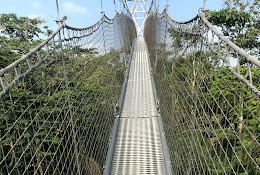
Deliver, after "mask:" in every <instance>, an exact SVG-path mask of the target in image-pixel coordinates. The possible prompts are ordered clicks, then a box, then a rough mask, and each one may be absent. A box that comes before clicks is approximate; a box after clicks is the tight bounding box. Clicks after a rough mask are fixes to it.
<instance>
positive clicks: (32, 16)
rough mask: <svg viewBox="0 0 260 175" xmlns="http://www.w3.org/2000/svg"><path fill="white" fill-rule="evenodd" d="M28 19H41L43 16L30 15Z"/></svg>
mask: <svg viewBox="0 0 260 175" xmlns="http://www.w3.org/2000/svg"><path fill="white" fill-rule="evenodd" d="M28 18H30V19H35V18H41V19H43V18H44V15H42V14H31V15H29V16H28Z"/></svg>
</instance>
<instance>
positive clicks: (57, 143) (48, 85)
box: [0, 14, 125, 175]
mask: <svg viewBox="0 0 260 175" xmlns="http://www.w3.org/2000/svg"><path fill="white" fill-rule="evenodd" d="M64 20H65V18H64ZM41 23H43V20H39V19H29V18H27V17H19V18H18V17H17V16H16V15H15V14H2V15H0V26H1V32H2V33H3V34H6V35H7V36H5V35H4V36H1V40H0V61H1V62H0V66H1V68H3V67H6V66H7V65H8V64H10V63H12V62H13V61H15V60H17V59H19V58H20V57H21V56H22V54H25V53H28V52H29V50H30V49H32V48H33V47H35V46H36V45H38V44H39V43H40V42H41V39H39V38H38V37H39V35H40V34H42V33H43V32H42V29H40V28H38V25H39V24H41ZM44 29H45V30H46V34H47V35H50V34H51V32H52V31H51V30H49V29H48V26H45V27H44ZM41 54H42V56H44V55H45V54H46V51H45V50H42V51H41ZM97 54H98V53H97V52H96V51H95V48H90V49H86V48H84V47H80V46H74V47H72V45H71V43H68V45H63V58H64V62H65V67H64V66H63V62H62V59H61V52H59V51H57V52H55V53H54V54H53V55H52V56H51V57H49V59H48V61H47V62H45V63H44V64H43V65H42V66H41V67H39V68H37V69H36V70H34V71H33V72H32V73H30V74H29V75H28V76H26V77H25V78H23V79H22V80H21V81H19V82H18V84H17V85H16V86H15V87H14V88H12V89H11V91H10V92H9V93H8V94H6V95H5V96H4V97H3V98H2V99H1V103H0V132H1V137H2V139H1V143H0V144H1V148H2V150H1V155H0V159H1V160H4V162H3V163H2V164H1V165H0V174H8V172H9V171H10V170H13V171H12V173H11V174H21V172H24V171H26V172H27V174H33V173H34V174H40V175H42V174H43V172H45V171H46V170H48V171H49V172H51V173H53V172H54V170H55V171H57V172H60V171H63V172H64V171H67V172H69V170H70V167H71V166H74V165H71V161H73V162H76V158H75V154H74V152H72V151H71V150H76V149H75V144H73V143H74V140H73V137H72V134H71V133H72V131H73V130H74V131H75V133H76V135H77V138H76V139H77V143H78V146H77V150H78V152H77V155H78V157H79V163H80V166H81V168H82V169H83V170H84V171H83V172H84V173H85V174H88V173H90V172H91V171H92V170H91V168H92V166H93V164H95V165H96V168H98V169H99V172H102V165H104V162H105V156H106V152H107V148H108V142H109V138H110V134H111V130H112V126H113V120H114V116H115V115H116V113H115V106H116V103H117V100H118V99H119V95H120V90H121V85H122V82H123V80H124V72H125V67H124V63H123V62H122V60H121V52H119V51H115V50H113V49H112V50H111V51H110V52H108V53H107V54H105V55H97ZM25 67H26V66H25V65H23V66H22V67H21V69H25ZM64 70H65V72H66V74H64ZM65 75H66V76H65ZM11 76H15V75H13V74H8V77H7V78H10V77H11ZM65 79H66V80H67V83H66V81H65ZM6 155H7V156H6ZM5 156H6V157H5ZM68 157H69V159H68ZM18 160H19V161H18ZM90 160H91V162H92V164H90V163H89V162H90ZM87 162H88V163H87ZM46 173H48V172H46ZM71 174H73V173H72V172H71Z"/></svg>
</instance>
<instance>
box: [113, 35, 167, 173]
mask: <svg viewBox="0 0 260 175" xmlns="http://www.w3.org/2000/svg"><path fill="white" fill-rule="evenodd" d="M148 61H149V60H148V54H147V49H146V45H145V43H144V40H142V39H139V40H137V41H136V44H135V49H134V52H133V57H132V62H131V67H130V73H129V78H128V82H127V88H126V94H125V100H124V105H123V110H122V114H121V116H120V120H119V128H118V134H117V140H116V146H115V151H114V157H113V163H112V168H111V171H110V174H113V175H132V174H160V175H161V174H166V169H165V162H164V154H163V149H162V142H161V135H160V128H159V122H158V117H157V111H156V105H155V99H154V94H153V86H152V81H151V75H150V68H149V62H148Z"/></svg>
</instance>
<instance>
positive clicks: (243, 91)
mask: <svg viewBox="0 0 260 175" xmlns="http://www.w3.org/2000/svg"><path fill="white" fill-rule="evenodd" d="M144 31H145V32H144V38H145V40H146V42H147V45H148V48H149V52H150V59H151V65H152V73H153V76H154V79H155V84H156V89H157V94H158V99H159V102H160V112H161V115H162V119H163V124H164V130H165V135H166V138H167V144H168V147H169V152H170V158H171V163H172V171H173V173H174V174H259V173H260V167H259V166H260V159H259V155H260V137H259V136H260V111H259V110H260V101H259V97H260V95H259V87H260V86H259V85H260V82H259V79H260V76H259V71H260V69H259V61H258V60H257V59H256V58H254V57H253V56H250V55H248V54H246V53H245V52H244V51H243V50H242V49H239V48H237V47H236V46H234V44H233V43H231V42H230V41H228V40H227V39H225V38H223V35H221V34H219V32H218V31H216V29H215V28H214V27H213V26H212V25H211V24H210V23H209V22H208V21H207V20H206V18H205V17H204V14H198V16H196V17H195V18H193V19H191V20H189V21H186V22H178V21H175V20H173V19H172V18H171V17H170V16H169V15H168V13H167V10H165V11H164V12H163V13H162V14H159V13H158V12H150V14H149V16H148V18H147V21H146V24H145V30H144Z"/></svg>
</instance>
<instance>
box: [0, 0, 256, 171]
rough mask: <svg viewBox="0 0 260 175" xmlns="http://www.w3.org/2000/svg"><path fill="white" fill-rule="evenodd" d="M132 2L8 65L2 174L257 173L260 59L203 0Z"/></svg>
mask: <svg viewBox="0 0 260 175" xmlns="http://www.w3.org/2000/svg"><path fill="white" fill-rule="evenodd" d="M122 4H123V6H124V11H122V12H121V13H116V15H115V17H114V18H113V19H109V18H108V17H107V16H106V15H105V14H104V13H102V17H101V18H100V20H99V21H98V22H97V23H96V24H94V25H92V26H90V27H86V28H76V27H71V26H68V25H66V24H65V23H64V22H62V21H60V22H59V27H58V29H57V30H56V31H55V32H53V33H52V34H51V35H50V36H49V37H48V38H47V39H46V40H45V41H43V42H42V43H41V44H39V45H38V46H36V47H35V48H34V49H32V50H31V51H30V52H29V53H27V54H25V55H23V56H22V57H21V58H20V59H18V60H16V61H14V62H13V63H12V64H10V65H8V66H7V67H5V68H2V69H1V70H0V83H1V85H0V100H1V103H0V123H1V125H0V130H1V140H0V145H1V146H0V149H1V154H0V174H10V175H16V174H24V175H25V174H26V175H27V174H39V175H45V174H46V175H47V174H82V175H83V174H90V175H98V174H105V175H106V174H118V175H119V174H168V175H170V174H214V175H215V174H259V173H260V157H259V155H260V129H259V128H260V127H259V126H260V118H259V116H260V101H259V97H260V91H259V85H260V82H259V75H258V74H259V71H260V69H259V67H260V61H259V60H258V59H257V58H256V57H255V56H252V55H250V54H248V53H247V52H246V51H245V50H243V49H241V48H239V47H238V46H237V45H235V44H234V43H233V42H231V41H230V40H228V39H227V38H226V37H225V36H223V34H222V33H221V32H219V31H218V30H217V29H216V28H215V27H214V26H213V25H212V24H211V23H210V22H209V21H208V20H207V19H206V17H205V9H200V10H199V13H198V15H197V16H195V17H194V18H192V19H190V20H188V21H183V22H180V21H176V20H174V19H173V18H172V17H171V16H170V15H169V14H168V9H167V6H166V8H165V10H164V11H163V12H162V13H159V12H158V6H157V5H156V2H155V1H151V2H150V3H148V2H147V1H144V0H136V1H132V2H128V1H122ZM138 13H141V14H142V15H143V16H141V17H140V16H139V15H138ZM138 20H141V22H139V21H138Z"/></svg>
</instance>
